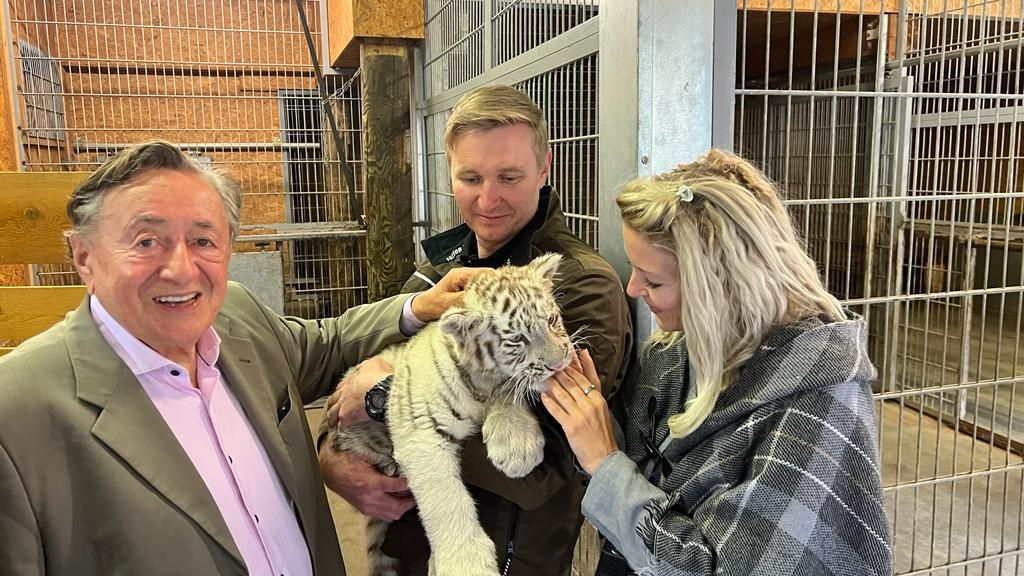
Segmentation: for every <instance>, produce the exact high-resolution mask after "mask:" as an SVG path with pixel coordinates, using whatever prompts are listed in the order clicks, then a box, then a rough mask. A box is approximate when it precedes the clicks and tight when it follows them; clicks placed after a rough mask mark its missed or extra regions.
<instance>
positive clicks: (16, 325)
mask: <svg viewBox="0 0 1024 576" xmlns="http://www.w3.org/2000/svg"><path fill="white" fill-rule="evenodd" d="M82 298H85V286H0V339H3V340H19V341H20V340H27V339H28V338H31V337H32V336H35V335H36V334H39V333H40V332H42V331H44V330H46V329H47V328H49V327H50V326H53V325H54V324H56V323H57V322H60V321H61V320H63V319H64V316H65V315H66V314H67V313H68V311H70V310H74V309H75V308H77V307H78V305H79V304H81V303H82Z"/></svg>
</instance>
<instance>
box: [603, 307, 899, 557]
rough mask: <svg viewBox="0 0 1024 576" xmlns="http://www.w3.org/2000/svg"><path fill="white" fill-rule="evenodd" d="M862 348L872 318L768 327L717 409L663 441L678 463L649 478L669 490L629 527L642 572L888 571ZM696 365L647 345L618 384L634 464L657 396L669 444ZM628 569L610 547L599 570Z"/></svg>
mask: <svg viewBox="0 0 1024 576" xmlns="http://www.w3.org/2000/svg"><path fill="white" fill-rule="evenodd" d="M866 349H867V348H866V341H865V326H864V323H863V322H862V321H861V320H859V319H857V318H855V317H852V316H851V318H850V319H848V320H846V321H843V322H831V323H829V322H826V321H823V320H822V319H819V318H812V319H807V320H804V321H801V322H799V323H796V324H793V325H791V326H787V327H784V328H781V329H778V330H776V331H774V332H773V333H771V334H770V335H769V336H768V337H767V338H766V339H765V341H764V343H763V344H762V346H761V348H760V349H759V351H758V352H757V353H756V354H755V356H754V357H753V358H752V359H751V360H750V361H749V362H748V363H747V364H746V365H745V367H744V368H743V370H742V371H741V372H740V374H739V376H738V378H737V380H736V381H735V382H734V383H733V384H732V385H731V386H729V388H727V389H726V391H725V392H724V393H723V394H722V396H721V397H720V398H719V400H718V403H717V406H716V409H715V411H714V413H713V414H712V415H711V417H710V418H708V420H707V421H706V422H705V423H704V424H703V425H701V426H700V428H698V429H697V430H696V431H694V433H692V434H690V435H689V436H687V437H686V438H683V439H680V440H673V441H672V442H671V443H670V444H669V445H668V446H667V447H665V449H664V451H663V454H664V456H665V457H666V459H667V460H668V461H670V462H671V463H672V464H673V469H672V473H671V474H670V475H669V477H668V478H660V477H658V475H657V472H652V479H653V481H654V483H655V484H656V485H658V486H659V487H660V489H661V490H662V491H663V494H664V496H662V497H656V498H654V499H653V500H650V501H648V502H647V504H646V506H645V507H644V510H643V513H642V514H640V518H641V520H640V522H639V524H638V525H637V526H635V532H636V535H637V536H639V537H640V538H641V539H642V541H643V543H644V544H645V545H646V553H647V559H646V562H647V565H646V566H635V568H636V569H637V571H638V572H639V573H642V574H673V575H675V574H678V575H698V574H718V575H737V576H738V575H741V574H742V575H748V574H764V575H771V576H788V575H808V574H848V575H851V576H852V575H858V576H860V575H866V574H885V575H888V574H892V567H891V565H892V550H891V548H890V539H889V529H888V522H887V520H886V515H885V510H884V508H883V504H882V489H881V482H880V478H879V458H878V442H877V438H876V435H875V433H876V424H875V415H874V411H873V402H872V397H871V389H870V381H871V380H872V379H874V377H875V369H874V367H873V366H872V365H871V362H870V361H869V360H868V357H867V354H866ZM688 373H689V367H688V361H687V353H686V343H685V340H683V341H680V342H678V343H676V344H674V345H670V346H664V345H651V346H648V347H647V348H646V349H645V350H644V351H643V352H641V357H640V358H639V361H638V362H637V366H636V367H635V368H634V371H633V373H632V374H631V378H630V379H629V380H628V381H627V385H626V387H624V389H623V394H624V398H625V402H626V409H627V413H628V414H629V417H628V418H627V422H626V426H625V434H626V447H625V450H624V451H625V452H626V455H627V456H629V457H630V458H631V459H632V460H634V461H636V462H640V461H641V460H642V459H643V457H644V456H645V454H646V453H647V451H646V450H645V449H644V443H643V441H642V439H643V437H644V436H645V435H647V434H649V430H648V428H649V422H650V417H649V414H648V402H649V399H650V398H652V397H653V398H655V400H656V406H657V408H656V411H655V419H656V422H657V424H656V426H655V432H654V438H653V440H654V443H655V444H656V445H658V446H661V445H662V441H663V440H664V439H665V438H666V436H667V435H668V429H667V419H668V417H669V416H671V415H672V414H675V413H677V412H679V411H680V409H681V404H682V402H683V400H684V399H685V398H686V393H687V390H686V389H685V388H686V387H687V386H688V384H687V383H688V378H687V374H688ZM680 383H683V384H682V385H680ZM630 384H631V385H630ZM645 469H646V467H645ZM631 560H633V561H634V563H635V562H636V560H635V559H631ZM630 573H632V572H630V570H629V569H628V568H627V567H626V565H625V562H624V560H623V559H622V556H621V555H619V554H618V553H617V551H615V550H613V549H611V547H610V546H609V545H606V547H605V550H604V554H603V555H602V561H601V566H600V568H599V570H598V574H600V575H610V574H630Z"/></svg>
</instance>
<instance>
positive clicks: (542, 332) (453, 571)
mask: <svg viewBox="0 0 1024 576" xmlns="http://www.w3.org/2000/svg"><path fill="white" fill-rule="evenodd" d="M561 258H562V257H561V256H560V255H558V254H546V255H544V256H541V257H539V258H537V259H535V260H534V261H533V262H531V263H530V264H528V265H526V266H521V267H515V266H506V267H502V268H498V269H496V270H495V271H494V272H492V273H486V274H480V275H478V276H476V277H474V278H473V279H472V280H471V281H470V282H469V283H468V284H467V286H466V289H465V300H464V304H463V306H462V307H460V308H453V309H451V310H448V311H447V312H445V313H444V315H443V316H442V317H441V319H440V320H439V321H438V322H436V323H433V324H430V325H428V326H427V327H425V328H424V329H423V330H422V331H421V332H420V333H419V334H417V335H416V336H415V337H414V338H412V339H411V340H409V341H408V342H406V343H404V344H399V345H395V346H392V347H390V348H388V349H386V350H384V352H382V353H381V356H382V357H383V358H384V360H386V361H387V362H389V363H390V364H391V365H392V366H393V367H394V370H395V376H394V381H393V383H392V386H391V393H390V396H389V399H388V406H387V427H386V428H385V426H384V425H383V424H379V423H377V422H367V423H365V424H359V425H355V426H352V427H351V428H348V429H347V430H345V431H343V432H340V433H332V436H333V438H332V443H331V445H332V446H333V447H334V448H335V449H337V450H345V451H351V452H354V453H356V454H358V455H359V456H361V457H363V458H364V459H365V460H367V461H368V462H370V463H371V464H373V465H374V466H376V467H377V468H378V469H380V470H381V471H383V472H384V473H386V474H389V475H392V476H393V475H396V474H398V472H399V470H401V472H402V473H404V474H405V476H406V478H407V479H408V481H409V487H410V489H411V490H412V493H413V496H414V497H415V498H416V503H417V506H418V508H419V515H420V519H421V521H422V522H423V526H424V528H425V529H426V533H427V537H428V539H429V540H430V548H431V557H430V574H431V575H432V576H485V575H486V576H497V575H498V569H497V560H496V557H495V548H494V543H493V542H492V541H491V539H490V538H488V536H487V534H486V533H484V531H483V529H482V528H481V527H480V523H479V521H478V519H477V514H476V507H475V504H474V502H473V498H472V497H471V496H470V493H469V491H468V490H467V489H466V487H465V486H464V485H463V483H462V480H461V472H460V463H459V450H460V446H459V442H460V441H461V440H462V439H464V438H466V437H467V436H469V435H471V434H474V433H476V432H477V431H478V430H480V431H482V435H483V440H484V443H485V445H486V447H487V455H488V457H489V458H490V460H491V462H493V463H494V465H495V467H497V468H498V469H499V470H501V471H502V472H504V473H505V474H507V475H508V476H510V477H512V478H518V477H522V476H525V475H526V474H528V473H529V472H530V471H531V470H533V468H534V467H536V466H537V464H539V463H540V462H541V460H542V459H543V457H544V435H543V433H542V432H541V430H540V426H539V424H538V423H537V420H536V418H535V416H534V415H533V413H532V412H531V411H530V408H529V406H528V405H527V402H526V399H527V397H528V396H531V395H535V394H538V393H539V392H540V391H541V390H542V389H543V387H544V382H545V380H547V378H549V377H550V376H551V375H552V374H553V373H555V372H556V371H558V370H561V369H563V368H565V367H566V366H567V365H568V364H569V361H570V358H571V357H572V355H573V345H572V343H571V341H570V338H569V336H568V335H567V334H566V332H565V327H564V326H563V325H562V318H561V315H560V313H559V309H558V305H557V303H556V302H555V298H554V295H553V294H552V282H551V279H552V278H553V276H554V274H555V271H556V270H557V268H558V263H559V262H560V261H561ZM389 432H390V437H389V434H388V433H389ZM367 524H368V525H367V549H368V556H369V558H368V560H369V573H370V575H371V576H390V575H393V574H397V568H398V566H397V560H395V559H393V558H391V557H389V556H386V555H384V553H383V552H382V551H381V549H380V547H381V544H382V543H383V540H384V535H385V532H386V531H387V522H386V521H384V520H378V519H368V522H367Z"/></svg>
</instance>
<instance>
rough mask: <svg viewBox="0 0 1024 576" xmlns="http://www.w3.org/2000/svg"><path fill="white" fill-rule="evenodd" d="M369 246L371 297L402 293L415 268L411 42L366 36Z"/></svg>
mask: <svg viewBox="0 0 1024 576" xmlns="http://www.w3.org/2000/svg"><path fill="white" fill-rule="evenodd" d="M359 61H360V70H361V72H360V74H362V98H363V103H362V105H363V174H364V180H363V182H364V186H365V188H364V190H365V193H366V196H365V198H366V206H365V211H366V220H367V231H366V252H367V259H368V265H367V269H368V286H369V298H370V300H371V301H375V300H379V299H381V298H385V297H387V296H392V295H394V294H397V293H398V291H399V290H400V289H401V287H402V284H404V283H405V281H406V280H407V279H408V278H409V276H410V275H412V273H413V272H414V271H415V268H414V262H413V259H414V257H415V251H414V248H413V238H412V166H411V158H410V153H411V149H412V119H411V118H410V110H411V108H410V106H409V99H410V96H411V94H412V86H411V82H412V77H411V76H410V68H409V49H408V48H407V47H406V46H402V45H394V44H381V43H374V42H364V43H363V44H362V46H361V47H360V53H359Z"/></svg>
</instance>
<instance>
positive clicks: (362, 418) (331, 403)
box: [327, 356, 394, 430]
mask: <svg viewBox="0 0 1024 576" xmlns="http://www.w3.org/2000/svg"><path fill="white" fill-rule="evenodd" d="M392 372H394V369H393V368H392V367H391V365H390V364H388V363H387V362H385V361H383V360H381V359H380V357H378V356H374V357H372V358H369V359H367V360H363V361H362V362H360V363H359V364H357V365H356V367H355V368H353V369H352V370H349V372H348V374H346V375H345V378H343V379H342V381H341V382H338V387H337V388H335V390H334V393H333V394H331V395H330V397H328V398H327V428H328V429H330V430H344V429H346V428H348V427H349V426H352V425H353V424H359V423H360V422H366V421H367V420H369V419H370V417H369V416H368V415H367V414H366V391H367V390H369V389H370V388H372V387H373V385H374V384H376V383H377V382H380V381H381V380H383V379H384V377H385V376H387V375H388V374H391V373H392Z"/></svg>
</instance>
